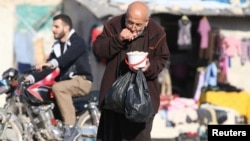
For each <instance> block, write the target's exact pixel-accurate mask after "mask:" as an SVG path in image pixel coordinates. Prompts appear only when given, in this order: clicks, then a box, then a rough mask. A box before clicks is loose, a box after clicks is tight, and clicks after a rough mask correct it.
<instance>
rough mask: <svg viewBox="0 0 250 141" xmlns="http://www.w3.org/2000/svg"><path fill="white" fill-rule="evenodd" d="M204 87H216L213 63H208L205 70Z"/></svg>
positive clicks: (215, 72)
mask: <svg viewBox="0 0 250 141" xmlns="http://www.w3.org/2000/svg"><path fill="white" fill-rule="evenodd" d="M204 86H217V66H216V64H215V62H212V63H210V64H209V65H208V66H207V68H206V74H205V83H204Z"/></svg>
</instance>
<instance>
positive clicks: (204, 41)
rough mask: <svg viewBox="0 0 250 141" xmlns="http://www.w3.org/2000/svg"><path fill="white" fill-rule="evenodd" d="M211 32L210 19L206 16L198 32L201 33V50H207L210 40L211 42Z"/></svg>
mask: <svg viewBox="0 0 250 141" xmlns="http://www.w3.org/2000/svg"><path fill="white" fill-rule="evenodd" d="M210 30H211V26H210V24H209V22H208V19H207V17H206V16H204V17H203V18H202V19H201V20H200V22H199V26H198V32H199V33H200V36H201V42H200V48H201V49H206V48H207V47H208V40H209V38H208V37H209V32H210Z"/></svg>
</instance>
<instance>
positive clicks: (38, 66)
mask: <svg viewBox="0 0 250 141" xmlns="http://www.w3.org/2000/svg"><path fill="white" fill-rule="evenodd" d="M52 67H53V66H52V64H51V63H49V62H47V63H43V64H38V65H36V70H38V71H42V70H43V69H44V68H52Z"/></svg>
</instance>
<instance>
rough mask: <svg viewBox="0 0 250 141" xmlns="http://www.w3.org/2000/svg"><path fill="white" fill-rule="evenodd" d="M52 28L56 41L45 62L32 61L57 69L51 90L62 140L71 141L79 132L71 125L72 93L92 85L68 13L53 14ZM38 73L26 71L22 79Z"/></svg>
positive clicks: (82, 48) (82, 44)
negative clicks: (59, 118) (26, 73)
mask: <svg viewBox="0 0 250 141" xmlns="http://www.w3.org/2000/svg"><path fill="white" fill-rule="evenodd" d="M52 32H53V35H54V39H55V40H56V41H55V43H54V44H53V47H52V51H51V53H50V56H49V58H48V59H47V62H46V63H42V64H38V65H36V69H37V70H39V71H42V70H43V68H44V67H47V68H52V69H54V68H57V67H58V68H59V69H60V75H59V76H58V77H57V78H56V83H55V84H54V85H53V86H52V91H53V93H54V95H55V99H56V102H57V104H58V107H59V110H60V112H61V115H62V118H63V122H64V125H65V136H64V141H73V140H74V139H75V138H76V137H77V136H78V135H79V132H78V130H77V128H76V127H75V126H74V124H75V120H76V119H75V118H76V115H75V108H74V105H73V101H72V97H74V96H80V95H86V94H88V93H89V92H90V90H91V88H92V82H93V76H92V73H91V66H90V61H89V53H88V49H87V46H86V44H85V41H84V39H83V38H82V37H80V36H79V35H78V34H77V33H76V32H75V30H74V29H73V28H72V21H71V18H70V17H69V16H68V15H65V14H59V15H57V16H55V17H54V18H53V27H52ZM38 77H39V75H38V74H33V75H28V76H27V77H26V78H25V81H30V82H31V83H34V82H36V81H38V79H39V78H38ZM40 77H41V75H40Z"/></svg>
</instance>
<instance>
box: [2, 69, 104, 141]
mask: <svg viewBox="0 0 250 141" xmlns="http://www.w3.org/2000/svg"><path fill="white" fill-rule="evenodd" d="M32 71H35V70H34V69H31V70H29V71H27V72H26V73H22V74H21V73H19V72H18V71H17V70H16V69H13V68H9V69H8V70H6V71H5V72H4V73H3V74H2V80H0V94H3V93H5V94H6V101H5V102H6V103H5V105H4V107H3V108H2V109H0V122H1V123H0V140H13V141H52V140H53V141H60V140H63V123H62V118H61V115H60V111H59V110H58V107H57V104H56V102H55V99H54V95H53V92H52V91H51V86H52V85H53V83H54V82H55V80H54V79H55V78H56V77H57V76H58V74H59V69H53V70H52V71H51V72H50V73H49V74H48V75H46V76H45V77H44V78H43V79H41V80H39V81H38V82H36V83H34V84H30V83H28V82H25V81H24V77H25V76H27V75H28V74H29V73H31V72H32ZM98 96H99V91H91V92H90V93H89V94H87V95H85V96H79V97H73V98H72V99H73V103H74V106H75V109H76V123H75V126H77V127H78V129H79V132H80V133H81V135H80V136H79V137H78V138H77V139H76V141H78V140H79V141H80V140H81V141H84V140H85V139H89V138H95V136H96V132H97V127H98V124H99V117H100V112H99V110H98V108H97V106H98V105H97V103H98V102H97V100H98Z"/></svg>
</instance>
